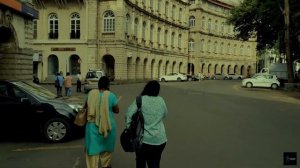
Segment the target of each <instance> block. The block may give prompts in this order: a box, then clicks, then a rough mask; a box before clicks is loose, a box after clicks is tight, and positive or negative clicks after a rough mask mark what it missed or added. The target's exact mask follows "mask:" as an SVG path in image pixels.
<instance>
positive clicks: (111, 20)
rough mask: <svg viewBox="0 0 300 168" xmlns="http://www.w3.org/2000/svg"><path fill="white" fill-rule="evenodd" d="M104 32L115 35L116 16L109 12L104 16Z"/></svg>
mask: <svg viewBox="0 0 300 168" xmlns="http://www.w3.org/2000/svg"><path fill="white" fill-rule="evenodd" d="M103 32H105V33H114V32H115V14H114V12H113V11H111V10H109V11H106V12H104V14H103Z"/></svg>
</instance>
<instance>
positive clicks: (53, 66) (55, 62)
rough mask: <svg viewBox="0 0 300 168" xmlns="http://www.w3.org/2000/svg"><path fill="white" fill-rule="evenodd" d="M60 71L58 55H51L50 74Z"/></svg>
mask: <svg viewBox="0 0 300 168" xmlns="http://www.w3.org/2000/svg"><path fill="white" fill-rule="evenodd" d="M58 72H59V70H58V58H57V56H56V55H50V56H49V57H48V75H56V73H58Z"/></svg>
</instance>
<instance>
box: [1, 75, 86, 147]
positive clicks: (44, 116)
mask: <svg viewBox="0 0 300 168" xmlns="http://www.w3.org/2000/svg"><path fill="white" fill-rule="evenodd" d="M79 108H82V106H81V105H76V104H72V103H70V102H68V100H64V99H63V98H56V95H55V94H53V93H52V92H51V91H49V90H47V89H46V88H44V87H42V86H39V85H37V84H34V83H33V82H26V81H5V80H0V109H1V110H0V111H1V112H0V114H1V117H0V132H1V135H0V137H1V136H4V137H11V136H16V137H23V136H28V135H41V136H42V137H44V138H45V140H47V141H49V142H62V141H65V140H68V139H69V138H71V137H73V135H80V134H81V135H83V132H84V131H83V128H81V127H78V126H76V125H74V123H73V121H74V118H75V115H76V114H77V112H78V110H79Z"/></svg>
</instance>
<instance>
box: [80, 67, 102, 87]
mask: <svg viewBox="0 0 300 168" xmlns="http://www.w3.org/2000/svg"><path fill="white" fill-rule="evenodd" d="M102 76H105V72H104V71H102V70H89V71H88V72H87V73H86V76H85V80H84V87H83V88H84V92H85V93H88V92H89V91H90V90H92V89H97V88H98V81H99V79H100V78H101V77H102Z"/></svg>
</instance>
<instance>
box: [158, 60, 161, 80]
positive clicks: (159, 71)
mask: <svg viewBox="0 0 300 168" xmlns="http://www.w3.org/2000/svg"><path fill="white" fill-rule="evenodd" d="M157 75H158V76H157V77H158V78H160V76H161V75H162V60H160V61H159V62H158V73H157Z"/></svg>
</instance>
